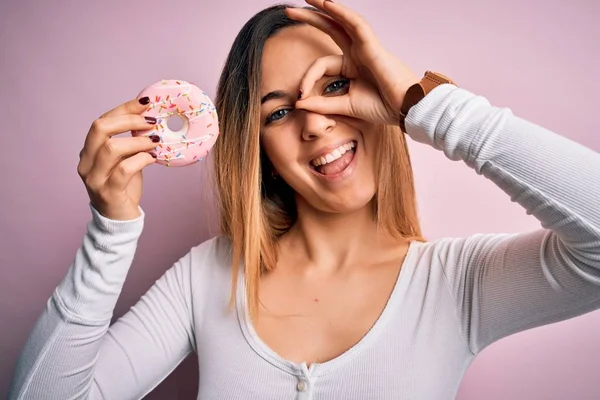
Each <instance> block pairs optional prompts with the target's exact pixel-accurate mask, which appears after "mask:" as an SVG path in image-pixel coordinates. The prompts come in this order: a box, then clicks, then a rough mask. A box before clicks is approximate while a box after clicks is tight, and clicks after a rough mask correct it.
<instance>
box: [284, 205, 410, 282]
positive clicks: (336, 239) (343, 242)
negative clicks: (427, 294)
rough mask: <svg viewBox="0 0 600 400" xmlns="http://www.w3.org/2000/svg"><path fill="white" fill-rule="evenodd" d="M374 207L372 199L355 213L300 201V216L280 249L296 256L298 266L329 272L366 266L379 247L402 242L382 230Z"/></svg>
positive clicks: (295, 262)
mask: <svg viewBox="0 0 600 400" xmlns="http://www.w3.org/2000/svg"><path fill="white" fill-rule="evenodd" d="M372 209H373V205H372V203H371V202H370V203H368V204H367V205H366V206H365V207H363V208H361V209H358V210H355V211H353V212H351V213H344V214H341V213H336V214H334V213H324V212H322V211H319V210H316V209H314V208H312V207H310V206H308V205H307V204H303V203H301V202H299V203H298V219H297V221H296V223H295V224H294V226H293V227H292V228H291V229H290V231H289V232H288V233H287V234H286V235H284V236H283V237H282V238H281V242H280V249H282V250H284V251H283V253H285V254H287V255H292V257H293V260H294V264H295V265H300V266H303V268H306V269H315V270H319V271H322V272H325V273H335V272H339V271H340V270H345V269H349V268H351V267H352V266H356V265H364V263H365V262H367V259H371V261H372V259H373V256H374V255H376V254H377V253H376V252H377V251H378V250H380V249H382V248H383V247H387V246H390V245H391V246H397V244H398V241H397V240H394V239H393V238H392V237H391V236H389V235H387V234H385V233H384V232H382V231H380V230H378V228H377V223H376V222H375V221H374V215H373V211H372Z"/></svg>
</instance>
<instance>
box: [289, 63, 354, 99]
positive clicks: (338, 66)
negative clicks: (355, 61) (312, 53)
mask: <svg viewBox="0 0 600 400" xmlns="http://www.w3.org/2000/svg"><path fill="white" fill-rule="evenodd" d="M343 63H344V56H325V57H321V58H318V59H317V60H316V61H315V62H314V63H313V64H312V65H311V66H310V68H309V69H308V71H306V73H305V74H304V77H302V80H301V81H300V91H301V93H302V95H303V97H304V98H307V97H309V96H310V93H311V92H312V90H313V88H314V86H315V84H316V83H317V81H318V80H319V79H321V78H322V77H323V76H338V75H341V74H342V67H343Z"/></svg>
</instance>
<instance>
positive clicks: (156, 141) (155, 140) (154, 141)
mask: <svg viewBox="0 0 600 400" xmlns="http://www.w3.org/2000/svg"><path fill="white" fill-rule="evenodd" d="M149 138H150V140H152V142H153V143H158V142H160V136H158V135H150V136H149Z"/></svg>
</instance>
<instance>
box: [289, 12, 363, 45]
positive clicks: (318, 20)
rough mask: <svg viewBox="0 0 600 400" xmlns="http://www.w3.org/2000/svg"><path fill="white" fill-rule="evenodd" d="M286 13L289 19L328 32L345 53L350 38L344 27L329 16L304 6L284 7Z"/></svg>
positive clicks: (350, 43)
mask: <svg viewBox="0 0 600 400" xmlns="http://www.w3.org/2000/svg"><path fill="white" fill-rule="evenodd" d="M286 13H287V15H288V17H290V18H291V19H293V20H296V21H301V22H305V23H307V24H309V25H312V26H314V27H315V28H317V29H319V30H321V31H323V32H325V33H326V34H328V35H329V36H330V37H331V38H332V39H333V41H334V42H335V43H336V44H337V45H338V46H339V47H340V49H342V52H344V53H347V51H348V50H349V49H350V46H351V45H352V39H351V38H350V36H349V35H348V33H346V31H345V30H344V28H343V27H342V26H341V25H340V24H339V23H337V22H336V21H335V20H333V19H332V18H331V17H329V16H327V15H323V14H321V13H318V12H315V11H312V10H307V9H305V8H286Z"/></svg>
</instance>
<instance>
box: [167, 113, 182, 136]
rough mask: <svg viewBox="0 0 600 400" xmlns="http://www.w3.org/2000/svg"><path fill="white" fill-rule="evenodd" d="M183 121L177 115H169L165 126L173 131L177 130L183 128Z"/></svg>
mask: <svg viewBox="0 0 600 400" xmlns="http://www.w3.org/2000/svg"><path fill="white" fill-rule="evenodd" d="M184 125H185V121H184V120H183V118H181V117H180V116H179V115H171V117H169V119H168V120H167V126H168V127H169V129H170V130H171V131H173V132H179V131H180V130H182V129H183V127H184Z"/></svg>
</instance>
